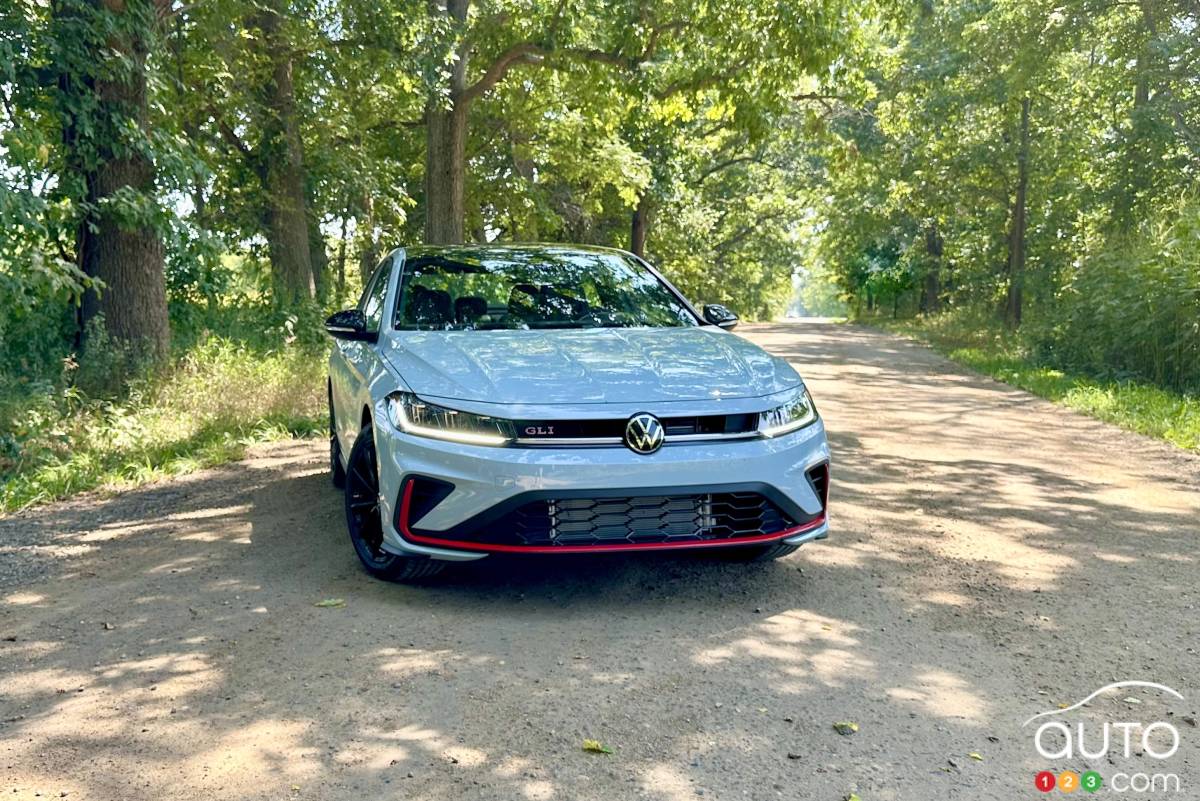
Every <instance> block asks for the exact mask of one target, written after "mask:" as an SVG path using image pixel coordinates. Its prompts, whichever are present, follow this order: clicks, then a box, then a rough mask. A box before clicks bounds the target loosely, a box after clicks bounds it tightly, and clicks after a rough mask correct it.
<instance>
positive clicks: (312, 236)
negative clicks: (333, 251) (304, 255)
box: [308, 209, 329, 302]
mask: <svg viewBox="0 0 1200 801" xmlns="http://www.w3.org/2000/svg"><path fill="white" fill-rule="evenodd" d="M308 260H309V262H311V263H312V274H313V287H314V288H315V289H316V295H317V298H319V299H320V300H321V301H322V302H324V301H326V300H328V299H329V253H328V252H327V251H326V250H325V234H324V232H322V231H321V221H320V220H318V219H317V217H316V215H314V214H312V213H311V209H310V210H309V219H308Z"/></svg>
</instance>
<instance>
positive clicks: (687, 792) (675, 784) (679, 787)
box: [642, 765, 696, 801]
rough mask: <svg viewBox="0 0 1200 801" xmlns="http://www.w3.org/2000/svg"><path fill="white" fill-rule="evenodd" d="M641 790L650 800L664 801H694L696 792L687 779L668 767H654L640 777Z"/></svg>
mask: <svg viewBox="0 0 1200 801" xmlns="http://www.w3.org/2000/svg"><path fill="white" fill-rule="evenodd" d="M642 789H643V791H645V792H646V793H648V794H649V795H650V797H651V798H661V799H664V800H665V801H694V799H695V798H696V791H695V789H694V788H693V786H692V784H691V783H690V782H689V781H688V780H687V778H686V777H685V776H684V775H683V774H682V773H680V772H679V771H678V770H677V769H675V768H672V767H670V766H668V765H656V766H655V767H653V768H651V769H650V770H648V771H646V774H645V775H644V776H643V777H642Z"/></svg>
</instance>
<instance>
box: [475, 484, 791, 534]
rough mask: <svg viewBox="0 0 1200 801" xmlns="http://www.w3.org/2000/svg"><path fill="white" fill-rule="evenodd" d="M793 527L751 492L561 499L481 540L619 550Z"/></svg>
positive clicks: (519, 513) (517, 515)
mask: <svg viewBox="0 0 1200 801" xmlns="http://www.w3.org/2000/svg"><path fill="white" fill-rule="evenodd" d="M794 525H795V523H794V522H793V521H792V520H790V519H789V518H788V517H787V516H786V515H784V513H783V512H782V511H780V509H779V507H777V506H776V505H775V504H773V503H772V502H771V501H770V500H768V499H767V498H765V497H763V496H762V495H759V494H758V493H753V492H746V493H714V494H703V495H669V496H645V497H630V498H563V499H557V500H540V501H534V502H532V503H527V504H525V505H524V506H521V507H519V508H518V509H516V510H515V511H513V512H511V513H509V514H507V515H505V516H504V517H503V518H501V519H500V520H497V521H495V522H493V523H491V524H489V525H488V527H487V529H488V535H487V537H486V539H487V541H489V542H496V543H499V542H505V543H511V544H514V545H528V546H547V545H575V546H578V545H620V544H635V543H664V542H678V541H688V540H694V541H706V540H722V539H729V538H731V537H753V536H761V535H766V534H774V533H777V532H780V531H783V530H784V529H787V528H791V527H792V526H794ZM472 539H474V538H472Z"/></svg>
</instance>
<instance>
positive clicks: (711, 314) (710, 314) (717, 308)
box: [704, 303, 738, 331]
mask: <svg viewBox="0 0 1200 801" xmlns="http://www.w3.org/2000/svg"><path fill="white" fill-rule="evenodd" d="M704 320H705V322H707V323H709V324H710V325H715V326H718V327H720V328H724V329H725V330H726V331H729V330H732V329H733V328H735V327H736V326H737V324H738V316H737V315H736V314H734V313H733V312H731V311H730V310H729V309H727V308H726V307H725V306H722V305H721V304H720V303H707V304H705V306H704Z"/></svg>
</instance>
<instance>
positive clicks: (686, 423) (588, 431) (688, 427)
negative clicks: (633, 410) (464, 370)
mask: <svg viewBox="0 0 1200 801" xmlns="http://www.w3.org/2000/svg"><path fill="white" fill-rule="evenodd" d="M660 420H661V422H662V424H663V429H664V431H665V433H666V435H667V437H684V436H703V435H710V436H714V437H720V436H725V435H730V434H751V433H753V432H754V431H756V430H757V429H758V415H757V414H705V415H691V416H687V417H662V418H660ZM628 422H629V421H628V419H627V418H620V419H609V420H517V421H516V429H517V436H518V438H519V439H520V440H521V442H522V443H523V444H528V445H536V444H537V441H538V440H539V439H544V440H553V441H557V442H561V441H562V440H564V439H614V440H619V439H620V438H621V437H623V436H624V435H625V424H626V423H628Z"/></svg>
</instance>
